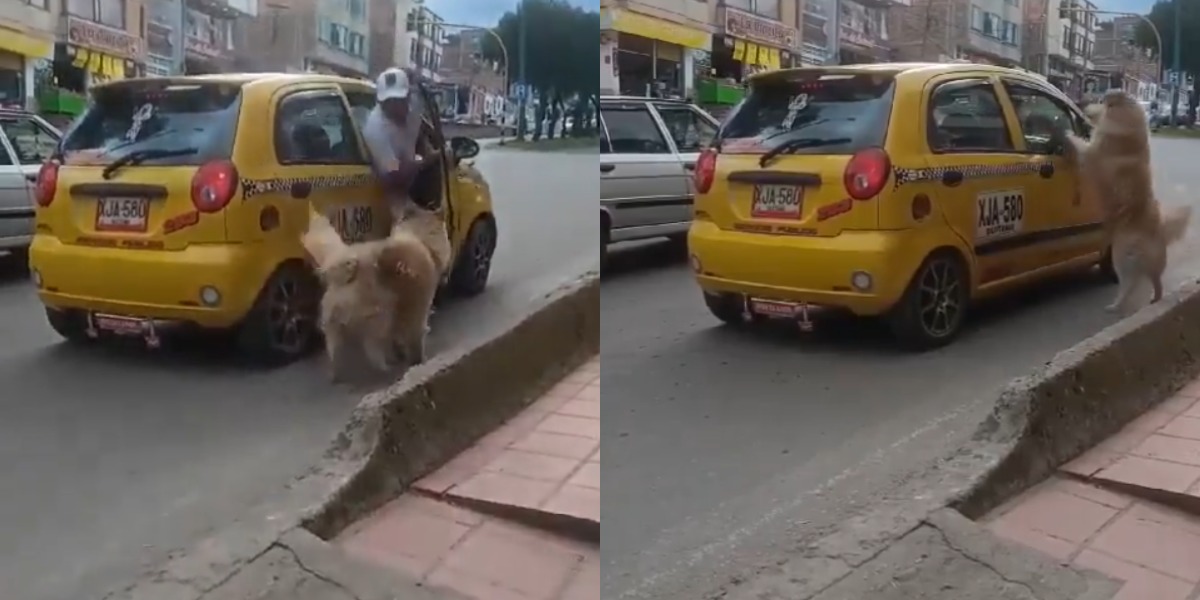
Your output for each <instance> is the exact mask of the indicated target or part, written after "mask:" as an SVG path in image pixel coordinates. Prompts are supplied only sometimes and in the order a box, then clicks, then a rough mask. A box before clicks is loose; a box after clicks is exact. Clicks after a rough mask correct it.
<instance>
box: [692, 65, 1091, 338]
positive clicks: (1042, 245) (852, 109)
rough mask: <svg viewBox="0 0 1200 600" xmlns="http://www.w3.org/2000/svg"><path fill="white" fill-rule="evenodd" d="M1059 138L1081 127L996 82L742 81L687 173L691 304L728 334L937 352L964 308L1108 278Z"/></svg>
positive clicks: (1037, 90) (797, 75) (1022, 90)
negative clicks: (739, 94) (691, 190)
mask: <svg viewBox="0 0 1200 600" xmlns="http://www.w3.org/2000/svg"><path fill="white" fill-rule="evenodd" d="M1065 131H1073V132H1074V133H1076V134H1078V135H1081V136H1087V135H1089V134H1090V131H1091V126H1090V124H1089V123H1088V121H1087V119H1086V118H1085V116H1084V114H1083V111H1081V110H1080V108H1079V107H1078V106H1076V105H1075V104H1074V103H1072V102H1071V100H1070V99H1068V98H1067V97H1066V96H1065V95H1063V93H1062V92H1061V91H1060V90H1058V89H1057V88H1055V87H1054V86H1052V85H1050V84H1048V83H1047V82H1046V81H1045V80H1044V79H1043V78H1040V77H1035V76H1032V75H1030V74H1028V73H1025V72H1022V71H1016V70H1011V69H1005V68H1002V67H993V66H986V65H974V64H898V63H885V64H873V65H854V66H845V67H827V68H803V69H790V70H781V71H774V72H770V73H765V74H761V75H757V76H754V77H753V78H751V80H750V87H749V91H748V95H747V97H746V99H745V100H744V101H743V102H742V104H741V105H739V107H738V108H737V109H735V111H734V112H733V113H732V114H731V115H730V117H729V119H728V120H727V121H725V122H724V124H723V126H722V128H721V133H720V135H719V136H718V138H717V139H716V140H715V141H714V143H713V145H712V147H710V148H709V149H708V150H706V151H705V152H704V153H703V154H702V155H701V156H700V158H699V160H698V161H697V165H696V172H695V180H696V188H697V196H696V211H695V215H696V216H695V220H694V221H693V223H692V225H691V230H690V234H689V237H688V247H689V252H690V255H691V256H690V260H691V266H692V268H693V270H694V272H695V277H696V281H697V283H698V284H699V287H700V288H701V291H702V292H703V298H704V302H705V304H706V305H707V306H708V308H709V310H710V311H711V312H712V314H713V315H714V316H716V318H718V319H720V320H722V321H725V322H727V323H732V324H742V323H745V322H747V321H756V320H763V319H773V318H781V319H786V320H790V321H794V322H798V323H800V325H801V326H802V327H808V326H812V325H813V322H812V321H810V320H809V315H810V312H809V309H810V308H819V307H833V308H837V309H843V310H847V311H849V312H851V313H854V314H857V315H861V316H881V317H884V319H885V321H886V322H887V323H888V324H890V326H891V329H892V331H893V332H894V334H895V335H896V337H897V338H898V340H899V341H900V342H902V343H903V344H904V345H906V346H909V347H911V348H914V349H922V350H923V349H929V348H935V347H938V346H943V345H945V344H948V343H950V342H951V341H952V340H953V339H954V338H955V336H957V335H958V333H959V332H960V331H961V330H962V328H963V323H964V319H965V317H966V314H967V309H968V305H969V304H970V303H972V302H973V301H975V300H978V299H981V298H985V297H988V296H994V295H997V294H1001V293H1003V292H1006V291H1010V290H1012V289H1013V288H1015V287H1017V286H1020V285H1023V284H1026V283H1029V282H1032V281H1035V280H1039V279H1042V278H1045V277H1048V276H1052V275H1058V274H1063V273H1065V272H1069V271H1082V270H1086V269H1091V268H1094V267H1096V265H1098V264H1099V265H1100V266H1101V271H1102V272H1103V273H1104V274H1105V275H1106V276H1107V277H1109V278H1110V279H1111V278H1112V277H1113V273H1112V265H1111V257H1110V255H1109V252H1108V248H1107V237H1106V236H1105V232H1104V227H1103V221H1102V211H1101V207H1099V206H1098V205H1096V204H1095V203H1093V202H1092V201H1091V200H1090V199H1087V198H1083V197H1081V195H1080V194H1079V182H1078V176H1077V170H1076V169H1074V168H1073V167H1072V166H1071V165H1070V164H1069V163H1068V162H1067V159H1066V158H1065V157H1064V156H1063V154H1062V153H1063V150H1064V148H1063V141H1062V139H1063V134H1064V133H1065Z"/></svg>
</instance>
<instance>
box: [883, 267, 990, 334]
mask: <svg viewBox="0 0 1200 600" xmlns="http://www.w3.org/2000/svg"><path fill="white" fill-rule="evenodd" d="M970 285H971V277H970V273H969V272H968V271H967V266H966V264H965V263H964V262H963V260H962V258H961V257H960V256H959V255H958V254H956V253H954V252H953V251H941V252H935V253H933V254H931V255H930V256H929V257H928V258H926V259H925V262H923V263H921V266H920V268H918V269H917V272H916V273H915V274H913V278H912V281H910V282H909V284H908V289H906V290H905V291H904V296H902V297H901V298H900V302H899V303H898V304H897V305H896V306H895V307H894V308H893V309H892V312H891V314H890V315H889V318H888V321H889V323H888V324H889V325H890V327H891V330H892V334H893V335H894V336H895V337H896V340H897V341H898V342H899V343H900V345H901V346H903V347H905V348H907V349H909V350H913V351H918V352H919V351H925V350H932V349H935V348H940V347H942V346H945V345H947V344H949V343H950V342H952V341H954V338H956V337H958V334H959V333H961V332H962V328H963V323H965V322H966V314H967V303H968V301H969V300H970Z"/></svg>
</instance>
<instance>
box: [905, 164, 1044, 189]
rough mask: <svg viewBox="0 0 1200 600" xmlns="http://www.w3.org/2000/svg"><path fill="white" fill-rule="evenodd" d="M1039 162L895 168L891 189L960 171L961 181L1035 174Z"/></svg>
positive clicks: (1039, 165)
mask: <svg viewBox="0 0 1200 600" xmlns="http://www.w3.org/2000/svg"><path fill="white" fill-rule="evenodd" d="M1042 164H1043V163H1042V162H1041V161H1035V162H1019V163H1008V164H1003V165H962V166H954V167H926V168H924V169H908V168H905V167H895V168H893V169H892V170H893V172H894V173H895V175H896V178H895V183H894V184H893V187H897V188H898V187H900V186H902V185H905V184H908V183H921V182H925V181H939V180H941V178H942V175H945V173H946V171H951V170H953V171H960V172H961V173H962V174H963V179H980V178H983V177H1005V176H1010V175H1022V174H1025V173H1037V172H1038V170H1039V169H1041V167H1042Z"/></svg>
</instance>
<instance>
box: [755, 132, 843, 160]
mask: <svg viewBox="0 0 1200 600" xmlns="http://www.w3.org/2000/svg"><path fill="white" fill-rule="evenodd" d="M853 141H854V140H852V139H850V138H845V137H840V138H796V139H793V140H787V141H785V142H782V143H780V144H779V145H778V146H775V147H774V148H771V149H770V150H767V152H766V153H765V154H763V155H762V157H760V158H759V159H758V166H760V167H765V166H767V163H769V162H771V159H773V158H775V157H776V156H779V155H780V154H783V153H784V152H791V151H792V150H799V149H801V148H816V147H818V146H836V145H837V144H849V143H850V142H853Z"/></svg>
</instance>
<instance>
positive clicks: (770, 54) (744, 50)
mask: <svg viewBox="0 0 1200 600" xmlns="http://www.w3.org/2000/svg"><path fill="white" fill-rule="evenodd" d="M733 60H736V61H738V62H741V63H745V64H748V65H751V66H755V67H766V68H768V69H778V68H779V67H780V65H781V64H782V62H781V61H782V59H781V58H780V56H779V49H777V48H771V47H768V46H760V45H758V44H754V43H751V42H746V41H743V40H734V41H733Z"/></svg>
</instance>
